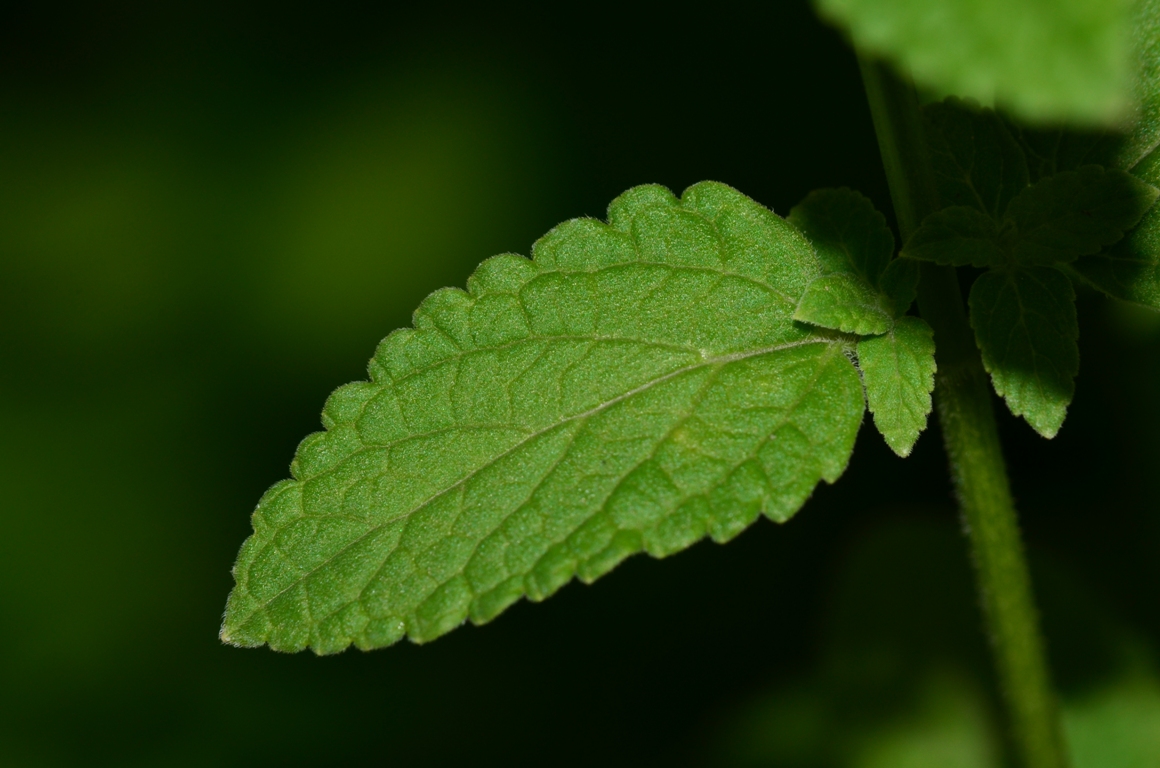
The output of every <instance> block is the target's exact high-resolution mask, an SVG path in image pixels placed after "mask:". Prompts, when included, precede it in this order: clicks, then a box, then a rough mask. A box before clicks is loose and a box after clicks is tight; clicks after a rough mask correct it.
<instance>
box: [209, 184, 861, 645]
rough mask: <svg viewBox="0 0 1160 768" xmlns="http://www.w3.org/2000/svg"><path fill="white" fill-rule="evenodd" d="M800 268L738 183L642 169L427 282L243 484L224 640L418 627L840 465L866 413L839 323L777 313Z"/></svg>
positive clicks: (737, 524) (686, 541)
mask: <svg viewBox="0 0 1160 768" xmlns="http://www.w3.org/2000/svg"><path fill="white" fill-rule="evenodd" d="M818 272H819V265H818V259H817V257H816V255H815V253H814V249H813V247H812V246H811V245H810V243H809V241H808V240H806V238H805V237H803V236H802V234H801V233H800V232H798V231H797V230H796V229H795V228H794V227H793V225H791V224H789V223H787V222H786V221H785V220H784V219H782V218H781V217H779V216H777V215H776V214H774V213H772V212H771V211H770V210H769V209H768V208H765V207H763V206H761V205H760V204H758V203H755V202H754V201H753V200H751V199H749V198H747V197H745V195H743V194H741V193H740V192H738V191H737V190H735V189H733V188H731V187H728V186H726V185H724V184H719V183H715V182H702V183H700V184H695V185H693V186H691V187H689V188H688V189H687V190H685V192H684V193H683V194H682V195H681V197H680V199H677V198H676V197H674V196H673V193H672V192H670V191H669V190H668V189H665V188H664V187H661V186H658V185H644V186H639V187H634V188H633V189H630V190H628V191H627V192H625V193H624V194H622V195H620V196H618V197H617V198H616V199H615V200H614V201H613V202H612V204H611V205H609V208H608V223H604V222H602V221H598V220H596V219H573V220H572V221H569V222H565V223H564V224H561V225H559V226H557V227H555V228H553V229H552V231H551V232H549V233H548V234H546V235H545V236H544V237H542V238H540V239H539V240H537V241H536V244H535V245H534V246H533V247H532V258H530V259H528V258H524V257H522V256H517V255H515V254H506V255H501V256H496V257H494V258H491V259H488V260H487V261H485V262H483V263H482V264H481V265H480V266H479V268H478V269H476V271H475V272H474V273H473V274H472V276H471V277H470V278H469V279H468V281H467V291H461V290H457V289H453V288H452V289H443V290H440V291H436V292H435V293H433V294H431V295H430V296H428V297H427V298H426V299H424V301H423V303H422V304H421V305H420V306H419V309H418V310H416V312H415V319H414V325H415V327H414V328H409V329H402V330H399V331H396V332H394V333H392V334H391V335H390V336H388V337H387V338H386V339H384V341H383V343H382V344H380V345H379V348H378V350H377V351H376V352H375V356H374V357H373V358H372V359H371V362H370V366H369V370H370V381H362V382H355V383H353V384H349V385H347V386H344V387H340V388H339V389H338V390H336V391H335V393H334V394H332V395H331V396H330V399H329V400H327V404H326V407H325V408H324V409H323V417H322V421H323V425H324V426H325V427H326V431H325V432H317V433H315V434H314V435H311V436H310V437H308V438H307V439H305V440H303V442H302V443H301V444H300V445H299V447H298V451H297V454H296V455H295V459H294V462H293V463H292V464H291V474H292V475H293V479H292V480H287V481H284V482H281V483H277V484H275V485H274V486H273V487H272V488H271V489H270V490H269V491H267V492H266V494H265V495H264V496H263V498H262V501H261V502H259V504H258V509H257V510H256V511H255V513H254V515H253V518H252V519H253V524H254V533H253V535H252V536H251V537H250V538H249V539H248V540H247V542H246V543H245V544H244V545H243V547H242V551H241V553H240V554H239V555H238V562H237V564H236V565H235V567H234V575H235V578H236V579H237V586H236V587H235V588H234V590H233V591H232V592H231V593H230V598H229V604H228V606H227V608H226V617H225V623H224V624H223V627H222V639H223V640H224V641H226V642H231V643H235V644H238V645H247V646H255V645H264V644H267V643H268V644H269V645H270V647H271V648H274V649H276V650H286V651H298V650H302V649H303V648H305V647H308V646H309V647H310V648H312V649H313V650H314V651H315V652H317V653H335V652H338V651H342V650H345V649H346V648H347V647H348V646H349V645H351V644H354V645H356V646H358V647H359V648H362V649H364V650H370V649H372V648H378V647H382V646H384V645H391V644H393V643H395V642H396V641H398V640H401V639H402V638H403V637H404V636H406V637H410V638H411V639H413V640H416V641H419V642H423V641H427V640H433V639H435V638H436V637H438V636H440V635H442V634H444V633H446V632H448V631H450V630H452V629H454V628H455V627H457V626H459V625H460V624H462V623H463V622H464V621H465V620H467V619H470V620H471V621H472V622H473V623H475V624H483V623H485V622H488V621H491V620H492V619H494V618H495V617H496V616H497V615H498V614H499V613H501V612H502V611H503V610H504V609H506V608H507V607H509V606H510V605H511V604H512V603H514V602H516V601H517V600H519V599H521V598H522V597H524V596H527V597H529V598H531V599H532V600H534V601H537V602H539V601H541V600H543V599H545V598H547V597H548V596H550V595H552V594H553V593H555V592H556V591H558V590H559V589H560V588H561V587H563V586H564V585H565V584H567V583H568V582H569V581H571V580H572V579H573V578H577V577H578V578H579V579H580V580H581V581H584V582H586V583H591V582H593V581H595V580H596V579H597V578H599V577H601V576H603V575H605V574H606V573H608V572H609V571H610V570H612V569H613V568H614V567H616V566H617V565H619V564H620V562H621V561H622V560H624V559H625V558H626V557H628V556H630V555H633V554H636V553H638V552H641V551H645V552H648V553H649V554H651V555H653V556H654V557H664V556H666V555H670V554H673V553H675V552H678V551H680V550H682V549H685V548H687V547H688V546H690V545H692V544H694V543H696V542H697V541H699V540H701V539H703V538H706V537H708V538H711V539H713V540H714V541H717V542H721V543H724V542H725V541H728V540H729V539H732V538H733V537H735V536H737V535H738V534H739V533H741V531H742V530H744V529H745V528H747V527H748V526H749V525H751V524H752V523H753V522H754V521H755V520H757V519H758V517H759V516H761V515H765V516H766V517H768V518H769V519H771V520H774V521H777V522H785V521H786V520H788V519H789V518H790V517H791V516H792V515H793V514H794V513H795V512H797V511H798V508H799V507H801V505H802V504H803V503H804V502H805V501H806V499H808V498H809V496H810V494H811V493H812V492H813V490H814V486H815V485H817V484H818V483H819V482H821V481H822V480H823V479H824V480H826V481H828V482H831V483H832V482H834V481H835V480H837V479H838V476H839V475H840V474H841V472H842V471H843V470H844V469H845V468H846V464H847V462H848V461H849V457H850V452H851V451H852V450H853V448H854V438H855V437H856V436H857V434H858V427H859V426H861V422H862V413H863V411H864V409H865V400H864V398H863V395H862V386H861V382H860V381H859V379H858V373H857V371H856V369H855V368H854V366H853V364H852V363H851V361H850V360H849V358H848V357H847V356H846V354H845V353H846V348H847V346H848V343H844V342H843V340H842V339H840V338H835V337H833V335H831V334H822V333H819V332H817V331H816V329H811V328H809V327H808V326H805V325H802V324H799V323H795V322H794V319H793V318H794V308H795V306H796V305H797V302H796V296H798V295H800V294H801V292H802V290H803V289H804V288H805V286H806V285H807V284H808V283H809V282H810V280H812V279H813V278H814V277H816V276H817V275H818ZM609 629H610V631H615V628H611V627H610V628H609Z"/></svg>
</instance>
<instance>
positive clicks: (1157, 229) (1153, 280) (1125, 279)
mask: <svg viewBox="0 0 1160 768" xmlns="http://www.w3.org/2000/svg"><path fill="white" fill-rule="evenodd" d="M1135 173H1136V175H1138V176H1140V177H1143V178H1144V179H1145V180H1146V181H1151V182H1157V181H1160V153H1157V152H1153V153H1152V154H1151V155H1149V156H1148V157H1147V158H1146V159H1145V161H1144V162H1143V163H1141V164H1140V165H1139V166H1137V167H1136V169H1135ZM1070 266H1071V268H1072V269H1073V270H1074V271H1075V272H1076V273H1078V274H1079V275H1080V276H1081V277H1082V278H1083V279H1084V280H1086V281H1087V282H1089V283H1091V284H1092V285H1093V286H1095V287H1096V288H1098V289H1099V290H1101V291H1103V292H1104V293H1106V294H1108V295H1109V296H1112V297H1114V298H1117V299H1122V300H1124V301H1130V302H1132V303H1134V304H1142V305H1144V306H1146V307H1151V308H1153V309H1160V207H1156V206H1153V207H1152V208H1151V209H1149V210H1148V212H1147V213H1145V214H1144V218H1142V219H1141V220H1140V223H1139V225H1138V226H1137V227H1136V228H1135V229H1133V230H1132V231H1131V232H1129V233H1128V235H1127V236H1126V237H1125V238H1124V239H1123V240H1121V241H1120V242H1118V243H1116V244H1115V245H1113V246H1112V247H1111V248H1108V249H1105V250H1103V251H1101V252H1100V253H1098V254H1096V255H1094V256H1083V257H1081V258H1079V259H1077V260H1076V261H1075V262H1074V263H1072V264H1071V265H1070Z"/></svg>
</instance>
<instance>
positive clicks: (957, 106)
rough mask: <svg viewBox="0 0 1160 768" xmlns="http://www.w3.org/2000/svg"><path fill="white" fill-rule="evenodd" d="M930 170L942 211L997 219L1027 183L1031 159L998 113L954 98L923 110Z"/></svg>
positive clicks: (930, 105)
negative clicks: (962, 209) (959, 209)
mask: <svg viewBox="0 0 1160 768" xmlns="http://www.w3.org/2000/svg"><path fill="white" fill-rule="evenodd" d="M922 113H923V123H924V125H925V130H926V140H927V144H928V145H929V147H930V154H931V167H932V169H933V170H934V177H935V183H936V185H937V188H938V193H939V198H940V202H941V204H942V206H943V207H951V206H956V205H965V206H967V207H969V208H975V209H976V210H978V211H980V212H981V213H986V214H988V215H990V216H991V217H992V218H995V219H998V218H1000V217H1001V216H1002V215H1003V213H1004V212H1005V211H1006V210H1007V205H1008V203H1010V202H1011V199H1012V198H1014V197H1015V196H1016V195H1018V194H1019V193H1020V192H1022V191H1023V189H1024V187H1026V186H1027V184H1028V173H1027V160H1026V159H1025V158H1024V156H1023V150H1022V149H1020V147H1019V144H1018V142H1016V141H1015V139H1014V137H1012V135H1011V133H1010V131H1008V130H1007V127H1006V126H1005V125H1004V124H1003V121H1002V120H1001V119H999V116H998V115H996V114H995V112H994V111H993V110H990V109H982V108H980V107H979V105H978V104H972V103H968V102H964V101H962V100H961V99H957V98H954V97H950V98H948V99H946V100H945V101H943V102H941V103H936V104H928V105H927V106H925V107H923V110H922Z"/></svg>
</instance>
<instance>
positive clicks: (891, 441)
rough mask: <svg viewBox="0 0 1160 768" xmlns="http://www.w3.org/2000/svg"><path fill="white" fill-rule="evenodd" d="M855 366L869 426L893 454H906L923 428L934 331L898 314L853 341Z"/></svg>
mask: <svg viewBox="0 0 1160 768" xmlns="http://www.w3.org/2000/svg"><path fill="white" fill-rule="evenodd" d="M858 367H859V368H861V369H862V380H863V382H864V383H865V385H866V399H867V402H868V404H869V406H870V413H872V414H874V426H876V427H877V428H878V431H879V432H881V433H882V436H883V437H884V438H886V444H887V445H889V446H890V448H891V450H893V451H894V452H895V453H897V454H898V455H899V456H903V457H906V456H909V455H910V451H911V449H913V448H914V443H915V441H916V440H918V435H919V433H921V432H922V431H923V430H924V429H926V422H927V416H929V414H930V408H931V401H930V393H931V392H932V391H933V390H934V373H935V362H934V331H933V330H931V327H930V326H929V325H927V324H926V321H924V320H921V319H919V318H917V317H902V318H899V319H898V321H897V322H896V323H895V325H894V327H893V328H892V329H891V330H890V332H889V333H887V334H885V335H883V336H874V337H872V338H868V339H862V340H861V341H859V342H858Z"/></svg>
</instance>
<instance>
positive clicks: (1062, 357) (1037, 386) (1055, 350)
mask: <svg viewBox="0 0 1160 768" xmlns="http://www.w3.org/2000/svg"><path fill="white" fill-rule="evenodd" d="M970 308H971V327H973V328H974V329H975V339H976V341H977V342H978V344H979V349H980V350H981V351H982V353H983V365H984V367H985V368H986V369H987V372H988V373H990V374H991V381H992V382H993V383H994V385H995V391H996V392H998V393H999V395H1001V396H1002V397H1003V398H1004V399H1005V400H1006V401H1007V405H1008V407H1009V408H1010V409H1011V413H1013V414H1015V415H1016V416H1022V417H1023V418H1025V419H1026V420H1027V423H1028V424H1030V425H1031V426H1032V427H1033V428H1034V429H1035V431H1036V432H1038V433H1039V434H1041V435H1043V436H1044V437H1054V436H1055V434H1056V433H1057V432H1058V431H1059V428H1060V426H1061V425H1062V424H1063V420H1064V417H1065V416H1066V415H1067V406H1068V404H1069V403H1071V398H1072V396H1073V395H1074V394H1075V382H1074V379H1075V375H1076V373H1077V372H1078V370H1079V345H1078V344H1077V339H1078V338H1079V325H1078V324H1077V322H1076V315H1075V291H1074V290H1073V288H1072V285H1071V281H1070V280H1068V278H1067V276H1066V275H1064V274H1063V273H1062V272H1060V271H1059V270H1058V269H1055V268H1053V267H1009V268H1004V269H992V270H990V271H988V272H986V273H985V274H983V275H981V276H980V277H979V278H978V279H977V280H976V281H975V284H974V285H973V286H972V287H971V297H970Z"/></svg>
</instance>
